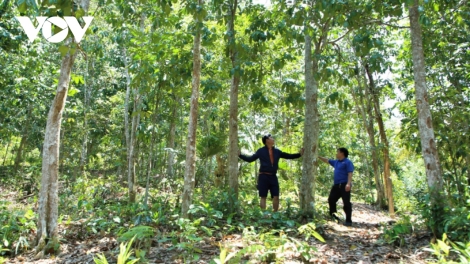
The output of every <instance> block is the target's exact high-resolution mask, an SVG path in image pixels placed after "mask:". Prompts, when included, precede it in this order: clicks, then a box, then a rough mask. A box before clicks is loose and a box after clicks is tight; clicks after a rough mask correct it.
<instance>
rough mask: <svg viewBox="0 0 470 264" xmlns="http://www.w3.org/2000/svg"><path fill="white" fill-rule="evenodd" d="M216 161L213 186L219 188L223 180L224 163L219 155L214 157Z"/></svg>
mask: <svg viewBox="0 0 470 264" xmlns="http://www.w3.org/2000/svg"><path fill="white" fill-rule="evenodd" d="M215 160H216V161H217V170H216V171H215V186H216V187H221V186H222V185H223V183H224V179H225V174H226V173H225V167H226V166H225V161H224V159H223V158H222V156H221V155H220V154H216V155H215Z"/></svg>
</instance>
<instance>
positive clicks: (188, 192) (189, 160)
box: [181, 0, 202, 218]
mask: <svg viewBox="0 0 470 264" xmlns="http://www.w3.org/2000/svg"><path fill="white" fill-rule="evenodd" d="M199 5H200V6H202V1H201V0H199ZM197 22H201V21H197ZM197 27H198V28H197V29H196V34H195V36H194V47H193V76H192V83H191V86H192V91H191V106H190V113H189V124H188V138H187V141H186V161H185V172H184V187H183V195H182V198H181V217H183V218H188V210H189V206H190V205H191V203H192V200H193V191H194V177H195V174H196V130H197V113H198V107H199V86H200V84H201V29H200V28H199V25H198V26H197Z"/></svg>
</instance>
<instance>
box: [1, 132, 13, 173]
mask: <svg viewBox="0 0 470 264" xmlns="http://www.w3.org/2000/svg"><path fill="white" fill-rule="evenodd" d="M10 145H11V135H10V136H9V140H8V144H7V148H6V149H5V155H4V156H3V163H2V166H5V162H6V161H7V156H8V150H9V149H10Z"/></svg>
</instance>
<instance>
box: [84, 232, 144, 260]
mask: <svg viewBox="0 0 470 264" xmlns="http://www.w3.org/2000/svg"><path fill="white" fill-rule="evenodd" d="M133 241H134V238H132V239H131V240H130V241H129V242H128V243H124V242H123V243H121V245H120V246H119V255H118V257H117V263H118V264H134V263H137V262H138V261H139V259H132V258H133V257H132V254H133V253H134V251H133V249H132V242H133ZM93 260H94V261H95V263H96V264H108V260H107V259H106V257H105V256H104V255H103V254H100V255H98V258H93Z"/></svg>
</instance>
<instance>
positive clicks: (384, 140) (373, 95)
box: [364, 63, 395, 218]
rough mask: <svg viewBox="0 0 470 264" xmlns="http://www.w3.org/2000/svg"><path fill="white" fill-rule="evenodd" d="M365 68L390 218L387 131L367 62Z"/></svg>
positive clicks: (391, 188)
mask: <svg viewBox="0 0 470 264" xmlns="http://www.w3.org/2000/svg"><path fill="white" fill-rule="evenodd" d="M364 68H365V70H366V75H367V78H368V79H369V94H370V96H371V99H372V104H373V105H374V112H375V118H376V119H377V124H378V125H379V133H380V140H381V142H382V145H383V147H382V152H383V155H384V185H385V191H386V197H387V199H388V212H389V213H390V216H391V217H392V218H394V217H395V207H394V203H393V186H392V179H391V178H390V176H391V175H390V150H389V149H390V146H389V143H388V138H387V133H386V132H385V126H384V121H383V118H382V113H381V111H380V102H379V96H378V93H379V91H378V90H377V87H376V85H375V81H374V77H373V76H372V72H371V70H370V68H369V64H368V63H366V64H365V65H364Z"/></svg>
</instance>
